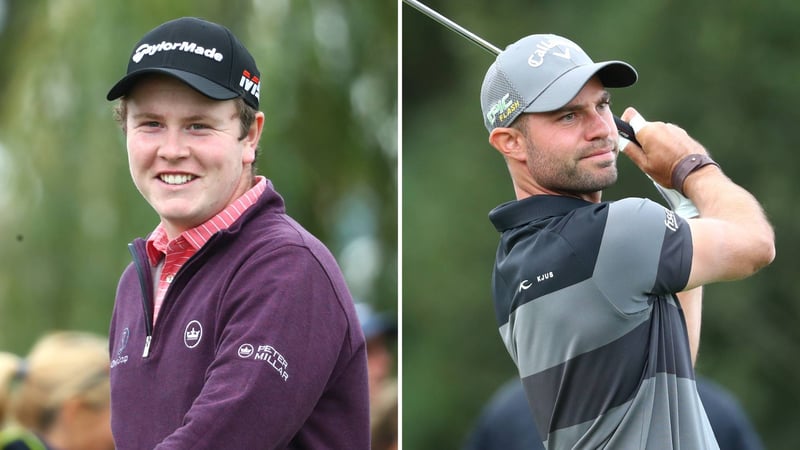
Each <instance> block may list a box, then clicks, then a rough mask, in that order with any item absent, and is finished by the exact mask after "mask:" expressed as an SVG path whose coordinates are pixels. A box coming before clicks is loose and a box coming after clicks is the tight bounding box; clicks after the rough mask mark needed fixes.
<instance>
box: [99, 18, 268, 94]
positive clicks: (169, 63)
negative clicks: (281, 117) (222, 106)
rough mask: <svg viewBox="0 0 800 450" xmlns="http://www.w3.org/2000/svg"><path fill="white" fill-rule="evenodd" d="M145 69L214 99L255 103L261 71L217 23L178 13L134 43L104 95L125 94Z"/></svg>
mask: <svg viewBox="0 0 800 450" xmlns="http://www.w3.org/2000/svg"><path fill="white" fill-rule="evenodd" d="M148 73H163V74H167V75H171V76H173V77H175V78H178V79H180V80H181V81H183V82H185V83H186V84H188V85H189V86H191V87H193V88H194V89H196V90H197V91H199V92H200V93H202V94H203V95H205V96H207V97H210V98H213V99H215V100H229V99H232V98H237V97H242V99H244V101H245V102H246V103H247V104H248V105H250V106H252V107H253V108H255V109H258V98H259V93H260V90H261V73H260V72H259V70H258V67H256V63H255V60H254V59H253V57H252V56H251V55H250V52H248V51H247V49H246V48H245V47H244V45H242V43H241V42H239V40H238V39H237V38H236V36H234V35H233V33H231V31H230V30H228V29H227V28H225V27H223V26H222V25H218V24H215V23H212V22H208V21H206V20H202V19H197V18H194V17H183V18H180V19H175V20H172V21H169V22H166V23H164V24H162V25H159V26H158V27H156V28H154V29H153V30H151V31H150V32H148V33H147V34H145V35H144V37H143V38H142V39H141V40H140V41H139V42H138V43H137V44H136V46H135V47H134V48H133V53H132V54H131V57H130V60H129V61H128V72H127V74H126V75H125V76H124V77H123V78H122V79H121V80H119V81H118V82H117V84H115V85H114V87H112V88H111V90H110V91H109V92H108V95H107V96H106V98H107V99H108V100H115V99H117V98H120V97H122V96H124V95H125V94H127V93H128V92H129V91H130V90H131V88H133V85H134V84H135V83H136V81H138V79H139V77H140V76H142V75H145V74H148Z"/></svg>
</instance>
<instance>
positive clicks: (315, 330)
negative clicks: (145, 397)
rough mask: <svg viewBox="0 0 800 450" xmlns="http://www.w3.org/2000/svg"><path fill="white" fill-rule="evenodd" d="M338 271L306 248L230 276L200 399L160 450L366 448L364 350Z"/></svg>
mask: <svg viewBox="0 0 800 450" xmlns="http://www.w3.org/2000/svg"><path fill="white" fill-rule="evenodd" d="M334 269H335V270H334V271H333V272H332V269H331V265H330V264H329V262H326V261H324V260H320V257H319V256H318V255H317V254H315V253H314V252H312V251H310V250H309V249H308V248H306V247H303V246H299V245H286V246H283V247H280V248H277V249H273V250H271V251H264V252H261V253H259V252H256V253H255V254H254V255H252V257H250V258H247V259H246V260H245V261H244V262H243V263H242V264H241V266H239V267H233V268H231V269H230V270H231V271H232V272H231V276H230V280H231V281H230V283H229V284H228V285H227V287H226V291H225V292H224V293H223V300H222V302H221V303H220V305H219V306H218V310H217V324H216V325H215V327H216V328H215V330H214V331H213V334H214V338H215V340H216V344H215V354H214V361H213V362H212V364H211V365H210V366H209V368H208V371H207V372H206V375H205V383H204V385H203V388H202V391H201V393H200V395H199V396H198V397H197V398H196V399H195V401H194V402H193V404H192V406H191V408H190V409H189V411H188V412H187V413H186V415H185V417H184V419H183V425H182V426H181V427H180V428H178V429H177V430H176V431H175V432H174V433H172V434H171V435H170V436H168V437H167V438H166V439H165V440H164V441H162V442H161V443H160V444H159V445H158V446H157V447H156V449H158V450H178V449H197V450H199V449H220V448H260V449H267V448H269V449H272V448H275V449H278V448H281V449H282V448H287V447H291V448H294V447H300V448H348V449H368V448H369V425H368V420H369V412H368V411H369V408H368V396H367V386H366V384H367V381H366V353H365V352H366V350H365V346H364V343H363V336H361V338H360V340H359V339H358V337H359V336H360V334H354V333H353V327H356V328H357V329H358V333H360V328H358V323H357V320H356V319H354V316H353V315H352V314H351V313H349V312H348V307H352V300H351V299H350V297H349V293H347V290H346V288H344V282H343V281H342V280H341V279H340V278H341V274H340V273H339V272H338V268H335V266H334ZM348 305H349V306H348ZM353 320H356V323H352V322H353Z"/></svg>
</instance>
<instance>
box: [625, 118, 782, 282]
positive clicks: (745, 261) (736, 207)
mask: <svg viewBox="0 0 800 450" xmlns="http://www.w3.org/2000/svg"><path fill="white" fill-rule="evenodd" d="M637 115H638V113H637V112H636V110H635V109H633V108H627V109H626V110H625V112H624V114H623V115H622V119H623V120H626V121H630V120H632V119H633V118H634V117H635V116H637ZM636 138H637V140H638V141H639V142H640V143H641V144H642V147H639V146H637V145H634V144H629V145H627V147H626V148H625V154H626V155H628V157H630V159H631V160H632V161H633V162H634V164H636V165H637V166H638V167H639V168H640V169H641V170H642V171H643V172H645V173H646V174H648V175H649V176H650V177H651V178H653V180H655V181H656V182H657V183H659V184H660V185H662V186H664V187H667V188H673V189H677V190H678V191H682V192H683V194H684V195H686V196H687V197H688V198H689V199H691V200H692V202H694V204H695V205H696V206H697V209H698V211H699V212H700V217H698V218H695V219H689V220H688V223H689V226H690V227H691V230H692V243H693V256H692V270H691V274H690V276H689V281H688V284H687V286H686V289H687V290H688V289H692V288H695V287H697V286H702V285H705V284H708V283H713V282H716V281H730V280H736V279H741V278H745V277H747V276H750V275H752V274H754V273H755V272H757V271H758V270H759V269H761V268H762V267H764V266H766V265H768V264H769V263H770V262H772V260H773V259H774V258H775V235H774V232H773V230H772V226H771V225H770V224H769V221H768V220H767V217H766V215H765V214H764V210H763V209H762V207H761V205H760V204H759V202H758V201H757V200H756V199H755V197H753V196H752V195H751V194H750V193H749V192H747V191H746V190H745V189H743V188H742V187H740V186H738V185H737V184H735V183H734V182H733V181H731V179H730V178H728V177H727V176H725V174H724V173H723V172H722V170H721V169H720V168H719V166H717V165H714V164H708V165H703V166H701V167H699V168H697V169H695V170H691V171H689V172H688V175H685V176H680V175H681V173H683V172H686V171H687V168H691V167H692V164H691V161H686V159H687V158H690V155H699V156H708V152H707V151H706V149H705V148H704V147H703V146H702V145H700V143H698V142H697V141H695V140H694V139H692V138H691V137H690V136H689V135H688V134H687V133H686V132H685V131H684V130H683V129H681V128H680V127H677V126H675V125H673V124H668V123H663V122H648V123H647V125H646V126H644V127H642V128H640V129H639V131H637V133H636ZM682 161H684V162H682ZM676 175H677V176H676ZM676 184H680V186H676Z"/></svg>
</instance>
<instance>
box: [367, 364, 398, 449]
mask: <svg viewBox="0 0 800 450" xmlns="http://www.w3.org/2000/svg"><path fill="white" fill-rule="evenodd" d="M370 407H371V408H372V410H371V411H370V421H371V427H370V428H371V434H372V450H397V435H398V426H397V382H396V381H395V380H394V379H389V380H387V381H384V382H383V383H382V384H381V389H380V391H379V392H378V393H377V394H376V397H375V399H374V400H373V402H372V405H371V406H370Z"/></svg>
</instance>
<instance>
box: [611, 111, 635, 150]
mask: <svg viewBox="0 0 800 450" xmlns="http://www.w3.org/2000/svg"><path fill="white" fill-rule="evenodd" d="M614 123H616V124H617V132H618V133H619V135H620V136H622V137H624V138H625V139H627V140H629V141H631V142H633V143H634V144H636V145H638V146H639V147H641V146H642V144H640V143H639V141H637V140H636V133H634V131H633V127H632V126H631V124H629V123H628V122H625V121H624V120H622V119H620V118H619V117H617V116H614Z"/></svg>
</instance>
